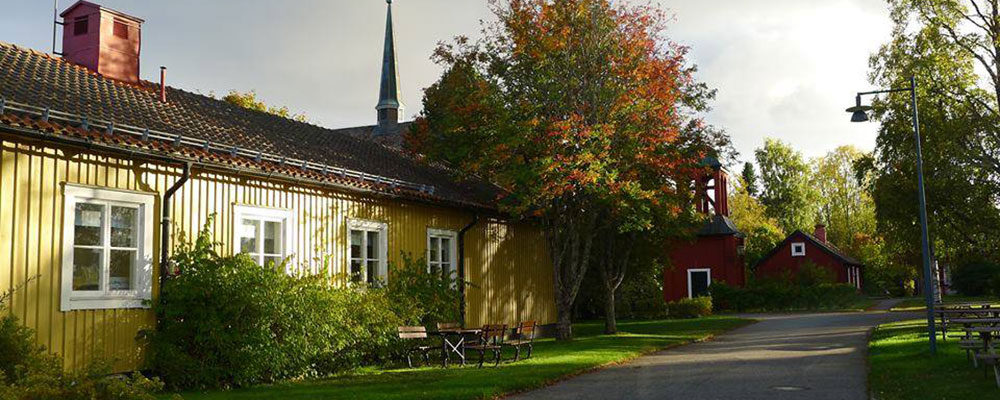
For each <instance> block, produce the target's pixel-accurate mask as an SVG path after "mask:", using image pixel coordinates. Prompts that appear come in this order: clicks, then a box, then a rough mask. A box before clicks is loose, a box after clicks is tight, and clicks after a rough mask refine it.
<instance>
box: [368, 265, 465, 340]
mask: <svg viewBox="0 0 1000 400" xmlns="http://www.w3.org/2000/svg"><path fill="white" fill-rule="evenodd" d="M402 258H403V263H402V265H390V266H389V282H388V285H387V290H388V296H389V297H390V299H391V300H392V303H393V309H394V310H395V311H396V313H397V314H398V315H399V317H400V318H401V319H403V320H404V321H405V323H407V324H411V325H425V326H433V325H434V324H435V323H437V322H452V321H458V320H459V318H460V313H459V305H460V304H461V302H462V292H461V291H459V286H458V285H464V284H466V283H465V282H461V281H460V280H459V279H458V278H457V277H455V276H442V275H441V272H440V271H428V269H427V261H426V260H425V259H424V258H423V257H421V258H417V259H414V258H413V256H412V255H409V254H402Z"/></svg>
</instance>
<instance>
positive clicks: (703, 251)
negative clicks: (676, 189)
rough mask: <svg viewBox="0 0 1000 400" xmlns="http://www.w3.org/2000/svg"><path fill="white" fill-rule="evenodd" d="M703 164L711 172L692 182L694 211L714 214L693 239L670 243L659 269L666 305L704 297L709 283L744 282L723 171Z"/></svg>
mask: <svg viewBox="0 0 1000 400" xmlns="http://www.w3.org/2000/svg"><path fill="white" fill-rule="evenodd" d="M705 164H706V166H709V167H710V168H711V173H710V174H707V175H705V176H703V177H701V178H700V179H698V180H697V182H696V183H697V188H698V191H699V192H700V195H699V199H698V211H700V212H702V213H704V214H706V215H709V213H710V212H714V215H713V216H712V217H711V218H709V220H708V221H707V222H706V223H705V225H704V226H703V227H702V228H701V230H700V231H698V234H697V235H696V236H695V238H694V239H693V240H690V241H680V242H676V243H672V245H671V248H670V260H671V265H670V266H668V267H667V268H665V269H664V270H663V298H664V300H666V301H668V302H670V301H674V300H679V299H683V298H689V297H698V296H702V295H707V294H708V287H709V286H711V284H712V282H725V283H726V284H728V285H731V286H743V285H744V284H745V283H746V268H745V267H744V263H743V234H742V233H741V232H740V231H739V230H738V229H736V225H735V224H733V221H731V220H730V219H729V204H728V203H729V202H728V190H727V179H728V177H727V176H726V171H725V170H724V169H723V168H722V164H721V163H719V162H718V160H716V159H714V158H706V160H705Z"/></svg>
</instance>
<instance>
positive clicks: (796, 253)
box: [791, 242, 806, 257]
mask: <svg viewBox="0 0 1000 400" xmlns="http://www.w3.org/2000/svg"><path fill="white" fill-rule="evenodd" d="M796 246H797V247H799V249H800V251H795V247H796ZM791 247H792V257H805V255H806V243H805V242H792V246H791Z"/></svg>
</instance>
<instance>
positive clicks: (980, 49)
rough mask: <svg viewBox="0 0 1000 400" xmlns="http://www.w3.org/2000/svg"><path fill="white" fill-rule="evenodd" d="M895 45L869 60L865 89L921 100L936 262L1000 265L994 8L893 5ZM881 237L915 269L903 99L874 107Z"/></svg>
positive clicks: (974, 1) (999, 84)
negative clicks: (913, 94)
mask: <svg viewBox="0 0 1000 400" xmlns="http://www.w3.org/2000/svg"><path fill="white" fill-rule="evenodd" d="M890 11H891V14H890V15H891V16H892V19H893V23H894V27H893V31H892V38H891V40H890V41H889V42H887V43H885V44H884V45H883V46H882V47H881V49H880V50H879V51H878V52H877V53H875V54H874V55H873V56H872V57H871V61H870V64H871V73H870V79H871V82H872V83H873V84H874V85H876V86H879V87H906V86H908V85H909V78H910V77H911V76H915V77H916V80H917V82H918V89H917V101H918V109H919V111H920V117H919V122H920V133H921V139H922V142H923V143H922V144H923V146H922V150H923V160H924V174H925V186H926V199H927V211H928V215H929V226H930V229H931V234H932V238H933V239H935V242H934V243H933V245H934V250H935V255H936V256H938V257H940V258H943V259H946V260H950V261H952V262H963V261H965V260H970V259H984V258H985V259H991V260H992V261H998V260H996V254H998V250H1000V207H998V205H1000V162H998V161H1000V117H998V113H997V110H998V108H1000V99H998V96H997V93H998V91H1000V74H998V72H1000V65H998V64H997V63H996V62H995V61H993V60H995V59H996V58H997V54H996V46H994V44H995V43H997V39H998V32H1000V31H998V30H997V29H996V27H997V22H996V17H994V15H995V14H996V13H997V12H998V10H997V3H996V2H995V1H992V0H893V1H891V2H890ZM872 105H873V106H874V107H875V110H874V111H875V112H874V115H873V118H874V119H875V120H877V121H879V122H880V127H879V135H878V138H877V140H876V155H875V157H874V160H873V162H872V170H873V171H874V175H875V179H874V183H873V193H874V194H873V197H874V199H875V205H876V213H877V216H878V229H879V231H880V232H881V233H882V235H883V236H884V238H885V241H886V245H887V247H888V248H890V249H892V250H893V253H894V254H898V256H897V257H896V258H897V260H896V261H895V262H897V263H901V264H906V265H910V266H913V268H914V269H916V268H918V266H919V265H920V263H921V254H920V246H919V245H917V244H918V243H920V225H919V224H918V223H917V215H918V213H917V201H916V198H917V190H916V167H915V164H916V160H915V152H914V148H915V143H914V136H913V130H912V129H913V128H912V122H913V120H912V107H911V105H910V94H909V93H908V92H901V93H895V94H890V95H885V96H882V97H879V98H877V99H876V100H874V101H873V103H872Z"/></svg>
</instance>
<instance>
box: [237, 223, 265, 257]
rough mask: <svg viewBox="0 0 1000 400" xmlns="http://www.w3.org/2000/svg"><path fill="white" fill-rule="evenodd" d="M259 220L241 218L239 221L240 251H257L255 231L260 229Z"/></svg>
mask: <svg viewBox="0 0 1000 400" xmlns="http://www.w3.org/2000/svg"><path fill="white" fill-rule="evenodd" d="M258 228H260V221H256V220H252V219H246V218H244V219H243V222H241V223H240V252H242V253H256V252H257V232H258V231H259V230H260V229H258Z"/></svg>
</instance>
